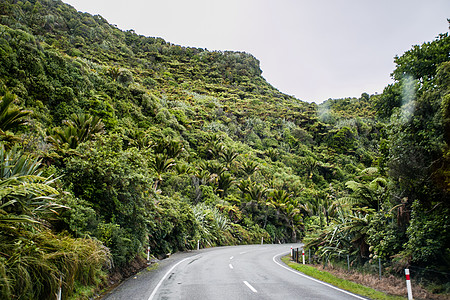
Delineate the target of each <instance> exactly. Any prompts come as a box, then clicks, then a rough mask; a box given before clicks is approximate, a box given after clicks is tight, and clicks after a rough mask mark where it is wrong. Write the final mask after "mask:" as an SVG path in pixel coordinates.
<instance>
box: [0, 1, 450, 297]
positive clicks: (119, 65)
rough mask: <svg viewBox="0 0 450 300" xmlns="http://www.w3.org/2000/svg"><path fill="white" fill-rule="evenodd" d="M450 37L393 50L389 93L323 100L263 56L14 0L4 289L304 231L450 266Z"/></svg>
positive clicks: (0, 70) (78, 279)
mask: <svg viewBox="0 0 450 300" xmlns="http://www.w3.org/2000/svg"><path fill="white" fill-rule="evenodd" d="M449 51H450V38H449V37H448V35H447V34H441V35H439V36H438V37H437V38H436V39H435V40H434V41H433V42H429V43H425V44H423V45H421V46H415V47H413V48H412V49H411V50H409V51H408V52H406V53H405V54H403V55H402V56H400V57H395V58H394V60H395V63H396V69H395V70H394V71H393V74H392V76H393V78H394V83H393V84H391V85H389V86H387V87H386V88H385V90H384V92H383V93H382V94H380V95H368V94H366V93H363V94H362V95H361V97H360V98H347V99H335V100H332V99H330V100H328V101H326V102H325V103H323V104H321V105H316V104H314V103H305V102H302V101H300V100H298V99H296V98H294V97H291V96H287V95H285V94H283V93H282V92H280V91H278V90H277V89H275V88H274V87H272V86H271V85H270V84H269V83H267V82H266V81H265V79H264V78H263V77H262V76H261V74H262V71H261V69H260V67H259V61H258V60H257V59H256V58H255V57H253V56H252V55H250V54H248V53H241V52H228V51H225V52H220V51H213V52H211V51H207V50H205V49H198V48H187V47H183V46H179V45H173V44H171V43H169V42H166V41H164V40H163V39H162V38H152V37H144V36H140V35H137V34H136V33H135V32H134V31H132V30H130V31H122V30H120V29H119V28H117V27H115V26H113V25H111V24H109V23H108V22H107V21H106V20H105V19H104V18H102V17H101V16H92V15H90V14H87V13H80V12H77V11H76V9H75V8H73V7H71V6H69V5H66V4H64V3H63V2H61V1H59V0H41V1H34V0H30V1H16V0H5V1H1V2H0V139H1V146H0V175H1V178H0V182H1V183H0V232H1V235H0V295H2V296H1V297H3V298H5V299H12V298H17V297H18V296H19V295H20V296H22V297H23V299H28V298H29V299H48V298H49V297H50V295H54V294H55V293H56V291H57V290H58V288H59V285H60V283H61V282H62V285H63V293H64V294H65V296H71V295H72V296H74V295H75V296H74V297H76V298H83V297H86V298H87V297H88V296H89V295H90V294H91V293H92V291H93V290H94V289H95V287H98V286H100V285H101V284H103V283H104V282H105V278H106V276H107V275H108V274H110V273H112V272H121V273H122V274H124V275H127V274H129V272H131V271H132V270H131V268H130V265H135V266H136V265H139V263H142V261H143V260H144V259H143V257H144V253H145V251H146V249H147V246H150V249H151V253H152V254H153V255H154V256H156V257H163V256H164V255H166V254H167V253H173V252H175V251H182V250H188V249H195V248H196V247H197V241H200V245H201V247H210V246H216V245H234V244H246V243H260V242H261V239H262V238H263V239H264V242H266V243H278V242H290V241H297V240H304V241H305V243H306V244H307V247H308V248H309V249H312V250H313V251H314V252H315V253H316V254H317V255H318V256H319V257H320V256H326V255H329V254H330V253H351V254H352V255H354V256H355V257H357V258H358V257H359V258H371V259H373V258H377V257H382V258H383V259H387V260H392V261H393V262H395V263H397V264H398V265H399V266H408V265H410V264H414V265H418V266H422V267H430V268H434V269H438V270H442V271H444V272H445V271H448V269H449V267H450V245H449V243H450V228H449V224H450V220H449V218H450V216H449V213H450V211H449V201H448V200H449V192H450V148H449V144H450V58H449ZM356 260H358V259H356ZM355 263H356V261H355Z"/></svg>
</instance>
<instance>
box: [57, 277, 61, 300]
mask: <svg viewBox="0 0 450 300" xmlns="http://www.w3.org/2000/svg"><path fill="white" fill-rule="evenodd" d="M61 294H62V276H61V277H59V289H58V294H56V300H61V299H62V298H61Z"/></svg>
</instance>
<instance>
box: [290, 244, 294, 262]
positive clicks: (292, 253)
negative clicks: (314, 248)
mask: <svg viewBox="0 0 450 300" xmlns="http://www.w3.org/2000/svg"><path fill="white" fill-rule="evenodd" d="M293 257H294V252H292V246H291V259H292V258H293Z"/></svg>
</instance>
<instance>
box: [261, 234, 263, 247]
mask: <svg viewBox="0 0 450 300" xmlns="http://www.w3.org/2000/svg"><path fill="white" fill-rule="evenodd" d="M262 244H264V237H263V236H262V237H261V245H262Z"/></svg>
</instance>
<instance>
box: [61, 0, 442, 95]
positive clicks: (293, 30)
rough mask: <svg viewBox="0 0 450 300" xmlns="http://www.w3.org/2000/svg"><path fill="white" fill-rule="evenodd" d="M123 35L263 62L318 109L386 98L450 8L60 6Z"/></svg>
mask: <svg viewBox="0 0 450 300" xmlns="http://www.w3.org/2000/svg"><path fill="white" fill-rule="evenodd" d="M63 1H64V2H66V3H69V4H71V5H72V6H74V7H75V8H76V9H77V10H79V11H83V12H88V13H90V14H93V15H95V14H100V15H102V16H103V17H104V18H106V19H107V20H108V21H109V22H110V23H112V24H116V25H117V26H118V27H119V28H120V29H123V30H128V29H134V30H135V31H136V33H138V34H142V35H145V36H152V37H162V38H163V39H165V40H166V41H167V42H171V43H174V44H178V45H182V46H191V47H198V48H206V49H208V50H236V51H245V52H248V53H251V54H253V55H254V56H255V57H256V58H257V59H259V61H260V62H261V69H262V71H263V74H262V75H263V77H264V78H265V79H266V80H267V81H268V82H269V83H271V84H272V85H273V86H275V87H276V88H277V89H279V90H280V91H281V92H283V93H286V94H289V95H294V96H295V97H297V98H298V99H301V100H304V101H308V102H317V103H320V102H322V101H324V100H327V99H328V98H344V97H359V96H360V95H361V94H362V93H363V92H367V93H369V94H374V93H376V92H377V93H381V92H382V91H383V88H384V87H385V86H386V85H387V84H389V83H391V82H392V79H391V78H390V73H391V72H392V71H393V70H394V63H393V58H394V56H395V55H401V54H403V53H404V52H405V51H407V50H409V49H411V47H412V46H413V45H418V44H422V43H423V42H426V41H431V40H433V39H434V38H435V37H436V36H437V35H438V34H439V33H445V32H448V22H447V18H450V1H449V0H427V1H425V0H340V1H338V0H308V1H307V0H220V1H219V0H158V1H156V0H120V1H116V0H95V1H94V0H63Z"/></svg>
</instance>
